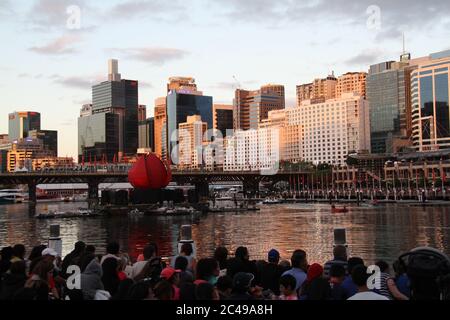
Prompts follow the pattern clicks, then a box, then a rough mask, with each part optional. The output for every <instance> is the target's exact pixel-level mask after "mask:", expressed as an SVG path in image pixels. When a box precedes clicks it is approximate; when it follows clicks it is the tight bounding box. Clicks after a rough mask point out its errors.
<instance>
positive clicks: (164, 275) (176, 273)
mask: <svg viewBox="0 0 450 320" xmlns="http://www.w3.org/2000/svg"><path fill="white" fill-rule="evenodd" d="M180 273H181V270H175V269H174V268H171V267H167V268H165V269H164V270H163V271H161V279H164V280H166V281H168V282H169V283H170V284H171V285H172V288H173V291H174V296H173V300H180V288H179V285H180Z"/></svg>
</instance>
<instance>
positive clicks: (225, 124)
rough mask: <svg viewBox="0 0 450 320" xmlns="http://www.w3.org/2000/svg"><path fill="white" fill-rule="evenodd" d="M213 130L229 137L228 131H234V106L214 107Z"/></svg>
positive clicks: (219, 105)
mask: <svg viewBox="0 0 450 320" xmlns="http://www.w3.org/2000/svg"><path fill="white" fill-rule="evenodd" d="M213 128H214V129H216V130H219V131H220V132H221V133H222V137H223V138H224V137H226V136H227V130H233V105H225V104H215V105H214V106H213Z"/></svg>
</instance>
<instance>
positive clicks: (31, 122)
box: [8, 111, 41, 141]
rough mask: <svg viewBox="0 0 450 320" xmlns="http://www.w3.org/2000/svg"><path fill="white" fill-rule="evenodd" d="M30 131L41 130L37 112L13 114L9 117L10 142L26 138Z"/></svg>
mask: <svg viewBox="0 0 450 320" xmlns="http://www.w3.org/2000/svg"><path fill="white" fill-rule="evenodd" d="M31 130H41V114H40V113H38V112H31V111H25V112H14V113H11V114H10V115H9V132H8V136H9V139H10V141H15V140H19V139H25V138H28V133H29V132H30V131H31Z"/></svg>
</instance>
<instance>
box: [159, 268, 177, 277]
mask: <svg viewBox="0 0 450 320" xmlns="http://www.w3.org/2000/svg"><path fill="white" fill-rule="evenodd" d="M180 272H181V270H175V269H174V268H170V267H169V268H165V269H164V270H163V271H161V278H163V279H166V280H169V279H170V278H172V277H173V275H174V274H175V273H180Z"/></svg>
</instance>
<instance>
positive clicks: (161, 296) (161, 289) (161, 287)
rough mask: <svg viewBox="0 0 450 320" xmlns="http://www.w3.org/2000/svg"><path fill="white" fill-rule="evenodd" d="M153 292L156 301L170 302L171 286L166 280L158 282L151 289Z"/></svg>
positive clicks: (171, 297) (171, 296)
mask: <svg viewBox="0 0 450 320" xmlns="http://www.w3.org/2000/svg"><path fill="white" fill-rule="evenodd" d="M153 292H154V293H155V297H156V298H157V299H158V300H163V301H167V300H172V299H173V295H174V290H173V287H172V284H171V283H170V282H169V281H166V280H162V281H160V282H158V284H157V285H156V286H155V288H154V289H153Z"/></svg>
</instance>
